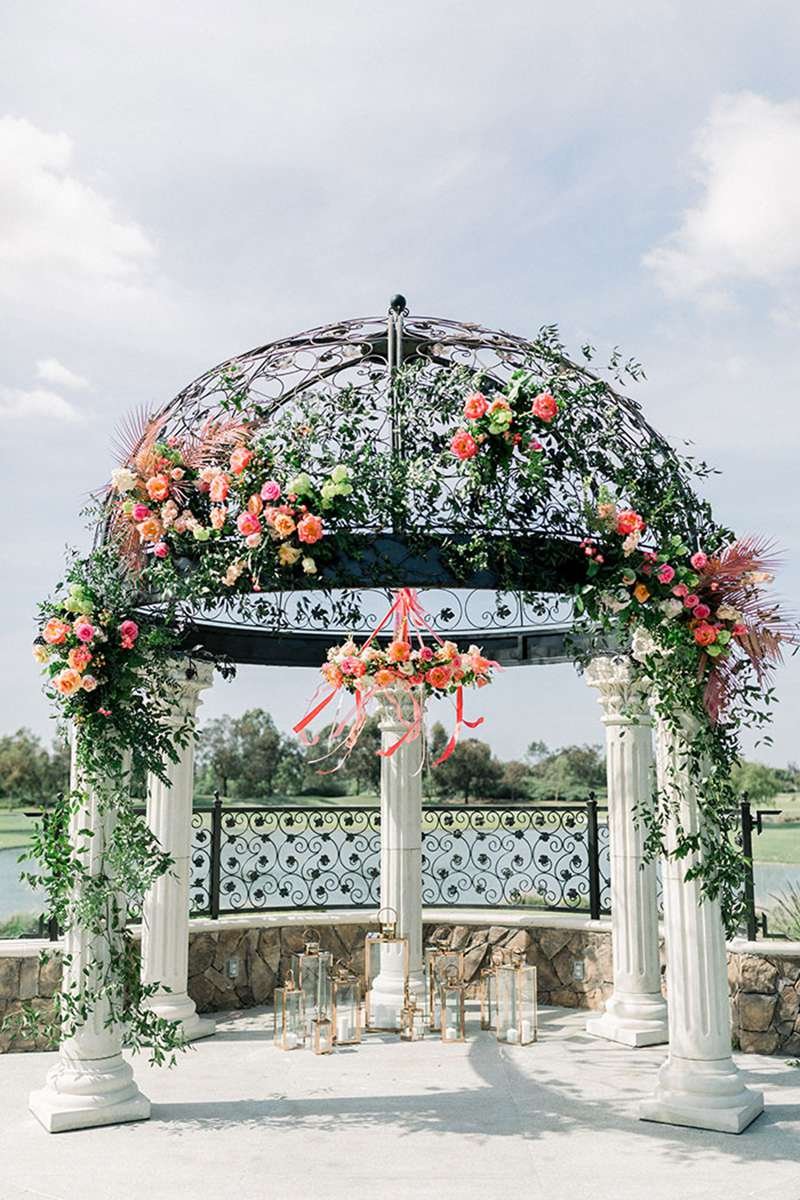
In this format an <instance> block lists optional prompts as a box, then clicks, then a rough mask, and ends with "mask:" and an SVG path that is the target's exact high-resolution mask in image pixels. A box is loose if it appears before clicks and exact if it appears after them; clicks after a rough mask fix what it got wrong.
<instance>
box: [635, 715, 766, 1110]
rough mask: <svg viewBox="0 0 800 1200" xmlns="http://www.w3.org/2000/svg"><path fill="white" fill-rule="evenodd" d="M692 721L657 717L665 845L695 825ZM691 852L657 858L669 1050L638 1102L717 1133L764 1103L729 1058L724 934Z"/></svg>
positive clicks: (714, 902)
mask: <svg viewBox="0 0 800 1200" xmlns="http://www.w3.org/2000/svg"><path fill="white" fill-rule="evenodd" d="M696 728H697V726H696V724H695V725H694V726H692V725H691V723H690V721H689V719H686V720H685V721H684V729H685V733H683V734H676V733H675V732H674V731H673V729H672V728H671V727H670V726H669V725H667V724H666V723H665V722H664V721H663V720H662V719H661V718H659V717H657V718H656V757H657V763H658V784H659V788H660V789H661V790H663V792H664V793H665V794H666V795H667V796H668V797H669V799H670V800H671V801H672V802H673V804H674V806H675V812H674V814H673V815H672V816H671V817H670V825H669V828H668V830H667V843H666V844H667V847H668V848H669V847H671V846H674V845H675V842H676V829H677V827H678V825H680V826H681V827H682V828H683V829H684V830H685V831H686V832H687V833H696V832H697V831H698V829H699V827H700V826H699V820H700V817H699V813H698V804H697V793H696V790H695V785H694V783H693V781H692V778H691V776H690V774H689V770H688V766H687V756H688V751H689V744H690V740H691V737H692V736H693V732H694V731H696ZM697 861H698V859H697V855H695V854H690V855H687V857H685V858H682V859H680V860H676V859H674V858H669V859H667V860H666V861H665V863H664V868H663V878H664V917H665V926H666V941H667V995H668V997H669V1057H668V1058H667V1060H666V1062H665V1063H664V1064H663V1066H662V1067H661V1069H660V1071H659V1073H658V1082H657V1084H656V1089H655V1094H654V1095H653V1096H652V1097H651V1098H650V1099H647V1100H645V1101H643V1103H642V1105H641V1108H640V1116H641V1117H642V1118H643V1119H644V1120H646V1121H661V1122H664V1123H666V1124H669V1125H691V1126H694V1127H695V1128H698V1129H714V1130H718V1131H720V1132H723V1133H741V1132H742V1130H743V1129H745V1128H746V1127H747V1126H748V1125H749V1124H750V1122H751V1121H753V1120H754V1119H755V1118H756V1117H757V1116H758V1114H759V1113H760V1112H761V1111H762V1110H763V1108H764V1097H763V1094H762V1093H761V1092H756V1091H752V1090H751V1089H750V1088H747V1087H745V1085H744V1079H743V1076H742V1074H741V1072H740V1071H739V1069H738V1067H737V1066H736V1065H735V1063H734V1062H733V1059H732V1057H731V1016H730V1002H729V999H728V979H727V969H726V959H725V936H724V931H723V925H722V918H721V915H720V906H719V902H718V901H717V900H709V899H708V898H707V897H704V896H703V895H702V893H701V890H700V881H699V880H690V881H688V882H687V880H686V872H687V870H688V869H689V868H690V867H692V866H693V865H695V864H696V863H697Z"/></svg>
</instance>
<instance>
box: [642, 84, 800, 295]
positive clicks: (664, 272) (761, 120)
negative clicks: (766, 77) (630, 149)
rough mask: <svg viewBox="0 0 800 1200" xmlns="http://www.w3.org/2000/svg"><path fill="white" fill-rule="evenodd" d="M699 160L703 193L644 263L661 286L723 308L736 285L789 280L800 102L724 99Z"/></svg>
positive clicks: (799, 248)
mask: <svg viewBox="0 0 800 1200" xmlns="http://www.w3.org/2000/svg"><path fill="white" fill-rule="evenodd" d="M694 154H695V157H696V159H697V164H698V176H699V179H700V180H701V182H702V185H703V194H702V196H701V197H700V200H699V202H698V203H697V204H696V205H695V206H694V207H692V208H689V209H687V210H686V212H685V213H684V214H683V220H682V222H681V225H680V227H679V228H678V229H677V230H676V231H675V232H674V233H673V234H671V235H670V236H669V237H668V238H666V239H665V240H664V241H663V242H662V243H661V244H660V245H658V246H656V247H654V248H653V249H652V250H651V251H650V252H649V253H648V254H647V255H645V258H644V263H645V265H646V266H648V267H649V268H650V269H651V270H652V271H653V272H654V274H655V276H656V278H657V280H658V282H659V284H660V285H661V286H662V288H663V289H664V290H665V291H666V292H667V293H668V294H670V295H673V296H694V297H696V298H698V299H702V300H704V301H706V302H710V303H712V304H716V305H717V306H722V305H724V304H725V302H726V300H728V299H729V297H728V295H727V289H728V287H729V286H730V285H731V284H733V283H735V282H756V283H762V284H767V285H773V286H777V285H781V284H785V283H786V282H787V281H790V280H791V279H792V278H793V276H794V275H795V273H796V272H797V271H798V268H800V102H797V101H787V102H785V103H773V102H772V101H770V100H767V99H766V98H765V97H763V96H757V95H755V94H753V93H752V92H742V93H739V94H737V95H734V96H722V97H720V98H718V99H717V101H716V102H715V103H714V105H713V107H712V110H711V115H710V116H709V118H708V120H707V121H706V122H705V124H704V125H703V127H702V128H701V129H700V131H699V133H698V135H697V137H696V139H695V144H694Z"/></svg>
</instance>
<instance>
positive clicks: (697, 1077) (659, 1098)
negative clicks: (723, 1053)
mask: <svg viewBox="0 0 800 1200" xmlns="http://www.w3.org/2000/svg"><path fill="white" fill-rule="evenodd" d="M763 1111H764V1095H763V1093H762V1092H756V1091H753V1090H752V1089H751V1088H748V1087H745V1085H744V1082H743V1077H742V1073H741V1071H740V1070H739V1068H738V1067H737V1066H736V1064H735V1063H734V1061H733V1059H732V1058H730V1057H729V1058H721V1059H714V1060H712V1061H702V1060H697V1059H689V1058H677V1057H675V1056H673V1055H670V1057H669V1058H668V1059H667V1061H666V1062H665V1063H664V1064H663V1066H662V1067H661V1069H660V1071H659V1073H658V1082H657V1084H656V1090H655V1095H653V1096H652V1097H650V1098H649V1099H647V1100H643V1101H642V1102H641V1104H640V1106H639V1117H640V1120H642V1121H658V1122H660V1123H661V1124H663V1125H689V1126H691V1127H692V1128H693V1129H712V1130H714V1131H716V1132H717V1133H741V1132H742V1130H744V1129H746V1128H747V1126H748V1125H750V1124H751V1123H752V1122H753V1121H755V1119H756V1117H758V1116H759V1115H760V1114H761V1113H762V1112H763Z"/></svg>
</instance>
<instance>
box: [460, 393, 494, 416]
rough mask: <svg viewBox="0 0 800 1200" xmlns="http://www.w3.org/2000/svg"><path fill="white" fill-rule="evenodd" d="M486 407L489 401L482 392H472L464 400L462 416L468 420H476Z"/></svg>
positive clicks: (484, 411) (482, 414)
mask: <svg viewBox="0 0 800 1200" xmlns="http://www.w3.org/2000/svg"><path fill="white" fill-rule="evenodd" d="M488 408H489V401H488V400H487V399H486V397H485V396H484V394H483V392H473V393H472V395H471V396H467V398H466V400H465V401H464V416H465V417H466V418H467V420H468V421H477V420H478V418H479V417H482V416H484V414H485V413H486V411H487V409H488Z"/></svg>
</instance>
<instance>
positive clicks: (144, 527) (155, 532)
mask: <svg viewBox="0 0 800 1200" xmlns="http://www.w3.org/2000/svg"><path fill="white" fill-rule="evenodd" d="M136 528H137V529H138V530H139V537H140V538H141V539H142V541H143V542H157V541H158V540H159V538H160V537H161V534H162V533H163V526H162V524H161V522H160V521H159V519H158V517H148V518H147V520H146V521H142V522H141V524H139V525H137V526H136Z"/></svg>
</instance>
